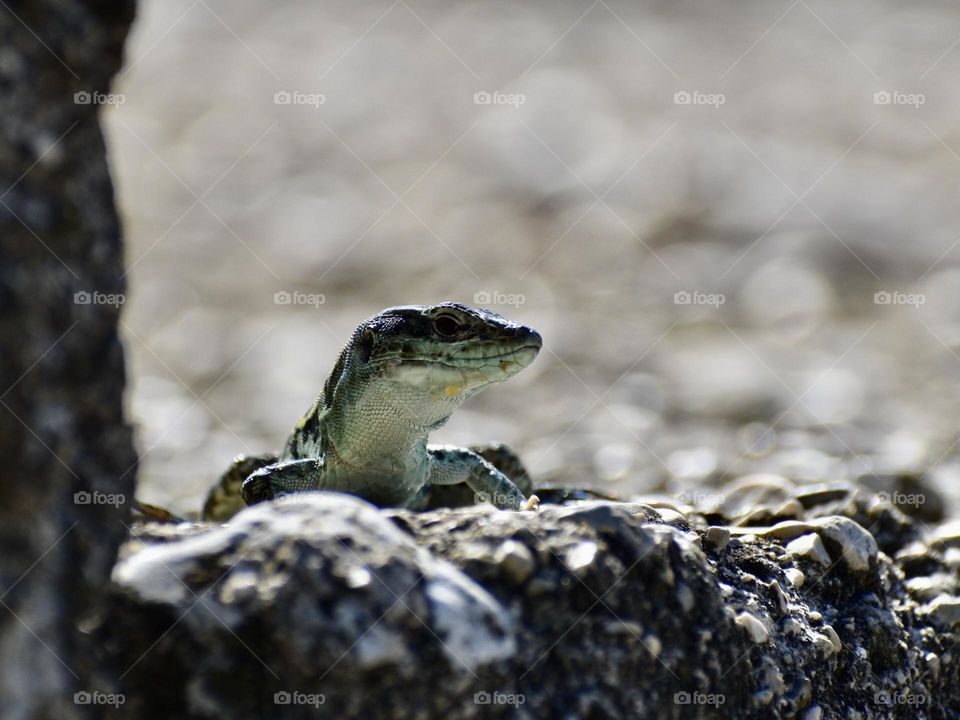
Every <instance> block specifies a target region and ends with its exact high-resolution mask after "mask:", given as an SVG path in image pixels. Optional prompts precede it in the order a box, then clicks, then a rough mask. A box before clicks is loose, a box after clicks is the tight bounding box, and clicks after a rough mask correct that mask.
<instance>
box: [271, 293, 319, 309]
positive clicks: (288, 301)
mask: <svg viewBox="0 0 960 720" xmlns="http://www.w3.org/2000/svg"><path fill="white" fill-rule="evenodd" d="M326 301H327V297H326V295H324V294H323V293H306V292H300V291H299V290H294V291H293V292H290V291H289V290H279V291H277V292H275V293H274V294H273V304H274V305H313V307H320V306H321V305H323V304H324V303H325V302H326Z"/></svg>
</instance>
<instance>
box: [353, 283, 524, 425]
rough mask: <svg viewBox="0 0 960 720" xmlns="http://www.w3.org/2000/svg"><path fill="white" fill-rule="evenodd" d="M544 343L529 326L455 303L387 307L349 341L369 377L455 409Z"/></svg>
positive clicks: (519, 366)
mask: <svg viewBox="0 0 960 720" xmlns="http://www.w3.org/2000/svg"><path fill="white" fill-rule="evenodd" d="M542 344H543V341H542V340H541V338H540V334H539V333H537V331H536V330H533V329H532V328H530V327H527V326H526V325H521V324H518V323H513V322H510V321H509V320H507V319H506V318H504V317H502V316H501V315H498V314H497V313H495V312H493V311H492V310H486V309H478V308H472V307H469V306H467V305H463V304H461V303H454V302H446V303H441V304H439V305H404V306H399V307H392V308H387V309H386V310H383V311H382V312H380V313H378V314H377V315H374V316H373V317H372V318H370V319H369V320H367V321H365V322H364V323H362V324H361V325H360V327H358V328H357V330H356V332H355V333H354V335H353V338H352V339H351V343H350V345H351V347H352V353H351V354H352V356H353V358H352V360H353V361H354V362H356V363H357V364H358V365H359V366H362V374H363V375H364V376H366V377H367V378H368V379H377V380H378V381H381V382H387V383H390V384H392V385H394V386H395V389H396V390H397V392H398V393H400V394H401V395H402V396H403V397H404V398H405V399H406V401H407V402H408V404H427V405H429V404H433V403H438V404H442V405H448V406H450V409H451V410H452V408H453V407H455V406H456V405H458V404H459V403H460V402H462V401H463V400H465V399H466V398H467V397H469V396H471V395H474V394H476V393H477V392H479V391H480V390H482V389H484V388H486V387H488V386H490V385H491V384H493V383H497V382H502V381H504V380H508V379H509V378H511V377H513V376H514V375H516V374H517V373H518V372H520V371H521V370H523V368H525V367H527V366H528V365H529V364H530V363H532V362H533V360H534V358H536V356H537V353H539V352H540V348H541V346H542ZM356 369H357V370H360V369H361V367H357V368H356Z"/></svg>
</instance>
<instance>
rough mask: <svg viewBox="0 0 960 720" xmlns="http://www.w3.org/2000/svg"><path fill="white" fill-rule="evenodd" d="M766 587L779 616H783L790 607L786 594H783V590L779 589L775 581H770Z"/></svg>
mask: <svg viewBox="0 0 960 720" xmlns="http://www.w3.org/2000/svg"><path fill="white" fill-rule="evenodd" d="M767 587H768V588H769V589H770V593H771V594H772V595H773V599H774V602H776V603H777V609H778V610H779V611H780V614H781V615H783V614H784V613H785V612H786V611H787V608H788V607H789V605H790V602H789V600H788V599H787V594H786V593H785V592H783V588H782V587H780V583H778V582H777V581H776V580H771V581H770V583H769V584H768V585H767Z"/></svg>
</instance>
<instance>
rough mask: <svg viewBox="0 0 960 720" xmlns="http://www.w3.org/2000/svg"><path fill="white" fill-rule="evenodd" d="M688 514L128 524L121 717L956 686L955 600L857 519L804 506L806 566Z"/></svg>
mask: <svg viewBox="0 0 960 720" xmlns="http://www.w3.org/2000/svg"><path fill="white" fill-rule="evenodd" d="M695 515H696V514H695V513H694V515H691V517H694V516H695ZM844 521H846V522H844ZM678 522H681V523H682V524H681V526H680V527H675V526H672V525H669V524H664V523H663V522H660V521H653V522H651V521H650V520H649V519H648V516H647V514H646V513H637V512H633V511H632V508H631V507H630V506H625V507H619V506H618V505H617V504H616V503H601V504H596V503H592V504H590V505H588V506H572V507H554V508H544V511H543V512H540V513H509V512H499V511H493V510H491V509H489V508H484V507H475V508H460V509H455V510H433V511H429V512H424V513H414V512H408V511H402V510H390V511H381V510H376V509H374V508H373V507H371V506H369V505H366V504H365V503H363V502H361V501H359V500H356V499H353V498H349V497H345V496H336V495H332V494H326V495H323V494H319V495H315V496H304V497H303V498H302V500H298V501H296V502H291V501H289V500H288V501H287V502H286V503H284V504H282V505H271V504H265V505H261V506H257V507H255V508H251V509H248V510H246V511H244V513H241V514H240V515H239V516H237V518H235V519H234V521H233V522H232V523H230V524H228V525H226V526H223V527H208V528H207V529H203V528H204V526H197V525H182V526H177V527H175V528H173V529H170V528H165V529H163V530H158V529H153V528H154V527H155V526H150V527H147V528H137V529H136V533H135V537H133V538H131V540H130V543H129V545H128V547H127V548H126V550H125V556H124V557H125V559H124V560H123V562H122V563H121V564H120V565H119V566H118V568H117V570H116V574H115V578H116V584H115V587H114V590H113V594H112V600H111V604H110V607H109V613H108V615H107V616H106V617H108V618H109V621H107V622H105V623H104V624H103V625H101V626H100V627H99V628H97V629H96V633H95V636H96V637H97V638H98V640H99V642H100V646H101V648H102V649H103V654H102V661H103V662H104V665H105V667H106V668H107V669H112V670H113V672H114V673H115V674H116V676H118V677H119V676H123V683H122V686H121V689H122V690H123V691H124V692H125V695H126V697H127V702H126V704H125V705H124V706H123V707H121V708H120V709H119V710H118V713H117V714H118V717H131V718H132V717H137V718H141V717H146V718H151V717H182V718H206V717H251V716H270V717H282V718H285V717H315V716H316V712H317V711H316V709H315V708H314V707H313V706H311V705H309V703H310V701H311V699H312V700H313V701H314V702H318V699H319V698H321V697H322V699H323V712H324V713H328V714H329V715H330V716H333V717H341V718H351V717H368V716H376V717H384V718H408V717H421V718H434V717H437V718H439V717H458V718H461V717H462V718H475V717H508V716H519V717H529V718H535V717H570V718H578V717H658V718H668V719H669V718H713V717H718V714H717V712H716V711H717V709H718V708H721V709H722V713H721V715H719V716H723V717H737V718H746V719H748V720H749V719H752V718H758V719H759V718H767V717H771V716H776V717H785V718H800V717H804V715H805V714H807V713H809V712H810V711H814V712H821V713H822V714H823V715H824V716H834V715H835V716H838V717H844V716H845V715H844V713H846V711H847V709H848V708H850V707H857V708H859V709H860V711H862V712H863V717H886V715H885V714H884V713H885V712H886V708H885V706H884V705H883V704H882V702H881V701H879V700H877V698H883V697H893V696H895V695H897V693H903V692H905V691H906V689H907V688H913V690H912V691H913V692H922V693H925V694H926V695H927V696H929V697H930V698H931V703H932V706H931V707H935V708H936V709H937V711H938V712H940V713H941V715H943V716H949V714H950V712H952V711H953V710H954V709H955V708H956V707H958V705H960V693H958V692H957V691H956V690H954V689H951V688H952V687H953V686H951V688H947V687H946V686H944V685H943V684H942V682H943V681H942V678H944V677H949V676H950V674H949V672H948V671H944V670H942V669H941V671H940V673H939V675H937V674H936V673H934V672H933V671H932V664H933V663H932V661H931V660H930V659H929V658H930V657H931V656H935V657H937V658H942V657H949V653H950V648H951V647H952V643H953V641H952V636H948V635H945V634H942V632H941V631H938V629H937V628H939V627H942V625H941V624H940V620H941V619H942V618H941V617H939V616H938V615H936V614H934V613H932V612H931V608H929V607H926V608H922V607H921V606H918V605H917V603H916V602H915V601H914V600H912V599H911V597H910V595H909V593H908V591H907V589H906V587H905V585H904V583H903V581H902V571H901V570H900V569H899V568H898V567H897V566H896V565H894V564H893V561H891V560H890V559H889V558H888V557H887V556H885V555H881V554H879V553H877V552H875V551H871V548H869V543H865V542H863V539H862V535H861V533H860V531H859V530H857V529H852V528H851V527H850V525H853V524H855V523H853V521H852V520H848V519H847V518H833V517H831V518H819V519H818V518H808V519H805V520H803V521H801V522H795V523H793V524H792V525H791V526H790V527H791V528H792V529H791V531H790V533H787V534H788V535H791V533H793V534H794V535H793V536H791V539H792V540H793V541H794V542H795V541H796V539H797V538H796V536H795V532H796V531H799V532H801V533H803V534H804V535H806V536H808V537H809V538H810V540H805V542H808V543H809V544H810V545H811V546H815V545H816V544H817V543H819V544H820V547H821V549H822V548H823V546H824V543H823V541H822V539H821V537H822V536H823V537H827V538H828V543H829V544H830V546H831V547H832V548H833V549H834V551H835V553H836V557H834V559H833V560H834V561H831V562H830V564H829V566H823V565H821V566H820V567H819V569H816V570H814V572H815V573H816V579H815V581H814V582H795V581H790V580H789V578H791V577H792V578H796V573H797V572H799V569H798V568H797V567H796V561H797V559H798V557H797V555H796V554H794V553H792V552H789V551H788V549H787V548H785V547H784V545H783V543H784V542H785V541H784V540H782V539H780V538H777V537H774V536H772V535H768V534H764V533H762V532H759V533H756V534H754V536H753V540H752V541H751V542H749V543H745V542H741V541H740V540H739V539H731V540H730V542H729V543H728V544H727V545H726V546H725V547H723V548H722V549H721V548H720V547H719V544H718V543H714V542H711V541H709V540H705V541H704V542H703V543H702V546H701V542H700V537H699V534H698V533H694V532H691V530H690V529H689V528H688V527H686V526H685V523H683V521H678ZM857 527H859V526H857ZM700 532H702V533H703V534H704V535H706V533H707V526H706V525H704V526H703V527H702V529H701V530H700ZM864 532H865V531H864ZM713 534H714V535H716V534H717V531H714V532H713ZM178 535H180V536H182V538H181V539H178V537H177V536H178ZM847 543H851V544H853V545H854V546H855V548H860V549H863V552H862V553H859V552H854V553H853V555H852V556H851V557H852V562H851V560H850V558H848V557H847V555H846V554H845V552H844V547H845V545H846V544H847ZM788 547H789V545H788ZM521 548H522V549H521ZM801 557H803V558H806V557H807V555H806V554H805V553H804V554H801ZM835 561H839V562H835ZM931 562H932V563H934V564H938V566H940V567H941V571H943V572H946V570H945V569H943V568H944V567H945V566H943V561H942V559H940V558H939V556H937V555H936V554H935V553H934V555H933V556H932V557H931ZM747 578H750V579H749V580H748V579H747ZM398 597H399V598H402V601H403V602H402V603H401V602H398V599H397V598H398ZM197 598H201V601H199V602H198V600H197ZM936 607H937V608H940V609H938V610H937V613H939V614H942V613H944V612H947V609H948V605H947V603H946V601H945V600H941V601H940V603H939V604H938V605H937V606H936ZM940 667H941V668H949V667H952V665H950V664H949V663H948V662H947V661H941V662H940ZM938 677H939V678H941V679H937V678H938ZM275 693H281V695H280V696H277V697H279V698H280V699H281V700H283V699H287V698H292V699H296V698H299V699H300V701H301V704H299V705H297V704H295V702H294V701H291V702H290V704H284V705H278V704H276V703H275V701H274V698H275ZM282 693H287V695H283V694H282ZM297 693H299V695H297ZM520 696H522V697H523V703H522V705H520V704H518V706H517V707H516V708H515V707H514V705H504V704H495V703H493V702H491V703H490V704H487V703H485V702H484V701H485V700H486V699H492V698H501V699H507V700H509V698H513V700H514V701H517V699H518V698H519V697H520ZM721 698H722V706H721V704H720V699H721ZM814 698H815V699H816V702H817V705H816V706H814V705H812V702H813V700H814ZM476 699H479V701H480V703H478V702H476V701H475V700H476ZM694 699H696V700H697V702H694ZM701 700H702V701H703V702H700V701H701ZM303 702H306V703H307V705H303V704H302V703H303ZM710 703H712V704H710Z"/></svg>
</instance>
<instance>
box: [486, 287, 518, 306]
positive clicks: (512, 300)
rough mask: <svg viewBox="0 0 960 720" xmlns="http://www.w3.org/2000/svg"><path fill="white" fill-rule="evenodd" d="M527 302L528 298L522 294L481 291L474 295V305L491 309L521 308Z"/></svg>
mask: <svg viewBox="0 0 960 720" xmlns="http://www.w3.org/2000/svg"><path fill="white" fill-rule="evenodd" d="M525 302H527V296H526V295H523V294H521V293H505V292H500V291H499V290H492V291H491V290H481V291H480V292H476V293H474V294H473V304H474V305H482V306H484V307H491V306H493V305H509V306H510V307H520V306H521V305H523V304H524V303H525Z"/></svg>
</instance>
